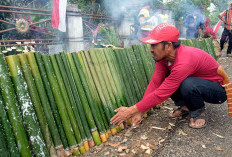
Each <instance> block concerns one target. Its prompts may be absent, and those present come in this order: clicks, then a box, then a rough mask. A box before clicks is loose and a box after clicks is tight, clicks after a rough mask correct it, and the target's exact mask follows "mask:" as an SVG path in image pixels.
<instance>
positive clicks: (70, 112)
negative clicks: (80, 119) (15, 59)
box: [50, 55, 84, 151]
mask: <svg viewBox="0 0 232 157" xmlns="http://www.w3.org/2000/svg"><path fill="white" fill-rule="evenodd" d="M50 59H51V62H52V65H53V68H54V71H55V74H56V77H57V81H58V84H59V87H60V90H61V94H62V96H63V99H64V102H65V107H66V109H67V112H68V115H69V119H70V122H71V125H72V128H73V132H74V135H75V139H76V141H77V144H78V145H79V146H80V151H84V147H83V143H82V139H81V135H80V131H79V128H78V126H77V123H76V119H75V116H74V113H73V110H72V106H71V103H70V101H69V98H68V94H67V91H66V89H65V85H64V80H63V79H62V76H61V72H63V71H60V69H59V66H58V64H57V61H56V58H55V55H51V56H50Z"/></svg>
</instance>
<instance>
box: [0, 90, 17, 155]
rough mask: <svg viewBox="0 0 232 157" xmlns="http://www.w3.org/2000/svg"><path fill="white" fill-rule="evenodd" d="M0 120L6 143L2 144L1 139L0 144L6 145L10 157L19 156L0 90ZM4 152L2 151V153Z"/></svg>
mask: <svg viewBox="0 0 232 157" xmlns="http://www.w3.org/2000/svg"><path fill="white" fill-rule="evenodd" d="M0 121H1V124H2V126H1V127H2V131H3V134H2V135H4V137H3V138H6V139H5V141H6V143H5V144H4V142H3V141H1V142H0V143H2V145H3V144H4V145H7V148H8V150H9V154H8V155H9V156H12V157H20V154H19V150H18V147H17V145H16V139H15V137H14V133H13V130H12V126H11V124H10V121H9V119H8V116H7V112H6V109H5V105H4V101H3V98H2V93H1V92H0ZM3 154H4V153H3Z"/></svg>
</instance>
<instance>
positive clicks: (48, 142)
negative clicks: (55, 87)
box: [17, 54, 57, 156]
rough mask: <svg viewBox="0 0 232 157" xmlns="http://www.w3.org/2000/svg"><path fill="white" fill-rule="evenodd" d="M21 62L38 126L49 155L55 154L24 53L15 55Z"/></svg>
mask: <svg viewBox="0 0 232 157" xmlns="http://www.w3.org/2000/svg"><path fill="white" fill-rule="evenodd" d="M17 56H18V58H19V61H20V64H21V68H22V70H23V75H24V78H25V80H26V82H27V86H28V91H29V94H30V97H31V100H32V103H33V105H34V108H35V112H36V116H37V118H38V121H39V124H40V128H41V131H42V134H43V137H44V140H45V142H46V147H47V150H48V152H49V154H50V156H56V155H57V154H56V150H55V147H54V144H53V141H52V137H51V133H50V131H49V127H48V123H47V120H46V117H45V114H44V110H43V108H42V104H41V102H40V98H39V93H38V91H37V89H36V84H35V82H34V80H33V76H32V73H31V69H30V66H29V63H28V61H27V58H26V55H25V54H18V55H17Z"/></svg>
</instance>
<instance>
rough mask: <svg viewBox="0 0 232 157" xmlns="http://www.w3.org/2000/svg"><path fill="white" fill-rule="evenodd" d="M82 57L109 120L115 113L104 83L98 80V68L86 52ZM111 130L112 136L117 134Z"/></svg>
mask: <svg viewBox="0 0 232 157" xmlns="http://www.w3.org/2000/svg"><path fill="white" fill-rule="evenodd" d="M82 55H83V56H84V57H85V59H86V61H87V64H88V67H89V69H90V72H91V76H92V79H93V81H94V83H95V85H96V88H97V90H98V93H99V96H100V98H101V100H102V102H103V106H104V108H105V111H106V113H107V112H108V111H109V113H107V114H110V118H111V117H113V115H114V114H115V112H114V108H113V106H112V103H111V100H110V96H109V94H108V92H107V89H106V87H105V85H104V81H103V80H100V78H99V75H100V70H99V68H97V69H95V68H96V66H97V65H96V62H94V63H93V61H92V60H91V57H90V55H89V52H88V51H86V52H85V53H82ZM112 129H113V130H112ZM111 130H112V132H113V134H115V133H116V132H117V131H116V130H115V128H114V126H111Z"/></svg>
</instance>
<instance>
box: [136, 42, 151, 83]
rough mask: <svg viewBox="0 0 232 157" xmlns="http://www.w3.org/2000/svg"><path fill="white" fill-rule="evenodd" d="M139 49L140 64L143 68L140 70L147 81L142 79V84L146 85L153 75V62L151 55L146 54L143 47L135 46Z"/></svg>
mask: <svg viewBox="0 0 232 157" xmlns="http://www.w3.org/2000/svg"><path fill="white" fill-rule="evenodd" d="M137 47H138V49H139V54H140V57H141V60H142V64H143V67H144V68H141V69H140V70H141V73H143V74H144V75H145V76H144V78H145V77H147V79H144V83H145V84H148V83H149V82H150V79H151V77H152V75H153V72H154V68H155V64H154V63H155V62H154V60H153V59H152V56H151V53H150V52H147V51H148V50H147V49H146V47H145V46H144V45H141V46H137ZM151 59H152V60H151Z"/></svg>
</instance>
